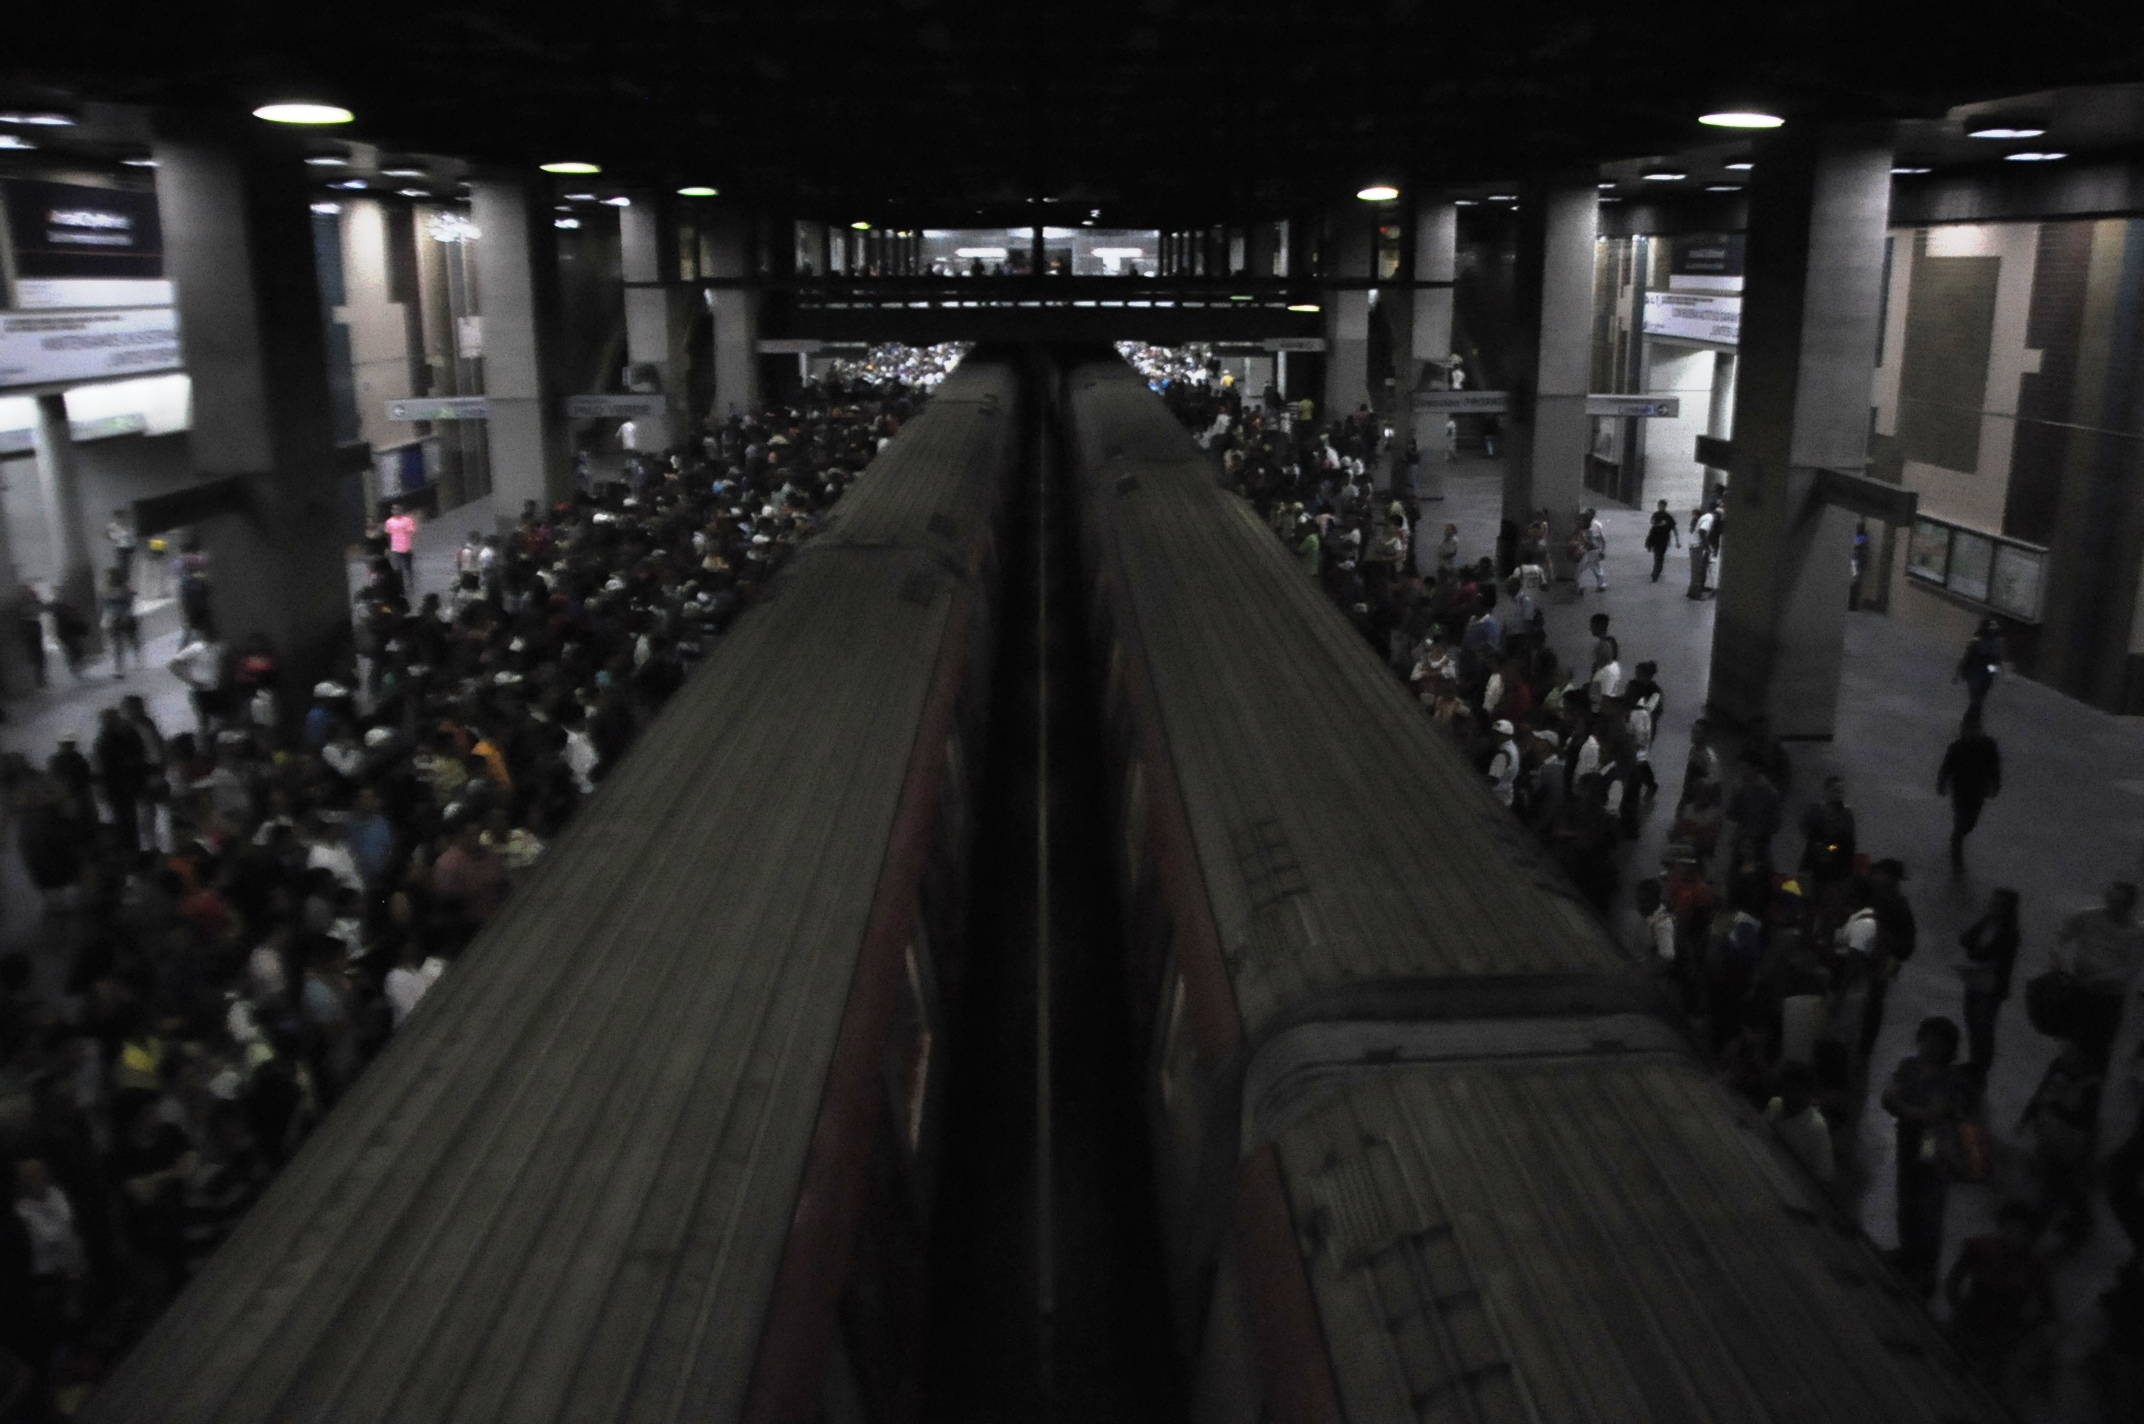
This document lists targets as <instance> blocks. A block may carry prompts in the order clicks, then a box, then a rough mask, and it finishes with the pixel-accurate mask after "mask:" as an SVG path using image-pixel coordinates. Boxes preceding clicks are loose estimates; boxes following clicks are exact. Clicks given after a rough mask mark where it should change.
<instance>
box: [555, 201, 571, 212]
mask: <svg viewBox="0 0 2144 1424" xmlns="http://www.w3.org/2000/svg"><path fill="white" fill-rule="evenodd" d="M551 211H552V212H554V213H570V212H572V211H573V205H572V204H570V203H556V204H553V205H552V208H551Z"/></svg>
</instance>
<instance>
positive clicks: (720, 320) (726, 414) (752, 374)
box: [704, 208, 759, 425]
mask: <svg viewBox="0 0 2144 1424" xmlns="http://www.w3.org/2000/svg"><path fill="white" fill-rule="evenodd" d="M706 231H707V236H706V243H705V247H704V251H705V252H706V253H707V256H708V257H709V258H710V259H711V260H710V265H709V267H708V270H707V274H706V275H708V276H709V277H713V278H716V279H717V280H726V281H731V282H746V281H750V280H751V279H752V278H753V277H755V276H756V275H757V273H756V271H755V270H754V263H753V260H752V219H751V215H750V214H748V213H743V212H739V211H737V210H736V209H734V208H725V209H722V210H720V211H719V212H717V213H716V214H715V215H714V217H713V219H712V220H711V221H710V222H709V224H708V227H707V230H706ZM707 300H708V306H709V308H710V309H711V310H712V312H713V315H714V323H715V403H714V408H713V409H712V410H711V411H710V412H709V413H708V414H709V417H710V419H712V420H713V421H714V423H715V424H717V425H720V424H721V423H722V422H724V421H726V420H728V419H729V418H730V417H731V416H732V415H744V416H749V415H752V414H754V413H756V412H757V411H758V410H759V293H758V292H757V291H755V290H753V289H752V288H751V287H749V286H742V287H739V286H725V287H711V288H709V289H708V293H707Z"/></svg>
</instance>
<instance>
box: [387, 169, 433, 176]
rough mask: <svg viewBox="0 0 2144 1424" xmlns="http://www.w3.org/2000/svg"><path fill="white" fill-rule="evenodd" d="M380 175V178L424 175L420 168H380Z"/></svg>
mask: <svg viewBox="0 0 2144 1424" xmlns="http://www.w3.org/2000/svg"><path fill="white" fill-rule="evenodd" d="M380 176H381V177H382V178H422V177H424V176H425V175H424V170H423V169H422V168H382V169H381V170H380Z"/></svg>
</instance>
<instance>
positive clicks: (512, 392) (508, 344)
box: [469, 176, 573, 528]
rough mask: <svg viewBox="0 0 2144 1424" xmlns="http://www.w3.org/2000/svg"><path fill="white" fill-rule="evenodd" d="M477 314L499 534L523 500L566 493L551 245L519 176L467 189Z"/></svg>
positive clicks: (567, 458)
mask: <svg viewBox="0 0 2144 1424" xmlns="http://www.w3.org/2000/svg"><path fill="white" fill-rule="evenodd" d="M469 200H470V204H469V205H470V215H471V216H472V217H473V218H474V219H475V221H476V225H477V230H478V231H479V232H480V233H482V234H483V235H482V236H481V237H479V238H478V239H477V241H476V295H477V311H478V314H479V315H480V316H481V317H482V319H483V343H484V398H485V404H486V405H487V407H488V408H489V410H490V413H491V414H490V422H489V424H490V428H489V430H488V431H487V435H488V437H489V440H490V444H491V508H492V513H493V515H494V516H495V517H496V518H497V519H498V521H499V524H500V526H501V527H502V528H503V527H505V526H507V525H510V524H513V523H515V522H517V521H518V520H519V519H520V517H521V507H522V505H523V504H525V503H527V502H528V501H529V500H535V501H536V502H537V503H538V504H539V505H551V504H555V503H557V502H559V501H560V500H564V499H570V498H571V497H572V495H573V462H572V458H571V453H570V451H569V450H568V448H567V444H566V417H565V404H564V400H565V396H566V394H567V392H566V391H565V390H564V388H563V385H562V383H561V381H560V380H559V374H558V356H559V353H558V345H559V308H558V302H559V298H558V246H557V242H556V240H555V230H554V229H553V228H552V226H551V202H550V199H549V198H548V197H547V196H546V195H545V193H544V191H543V189H542V188H540V187H539V186H538V185H536V184H534V183H531V182H528V181H526V180H524V179H522V178H518V177H489V176H485V177H479V178H478V179H476V181H475V182H473V183H471V184H470V191H469Z"/></svg>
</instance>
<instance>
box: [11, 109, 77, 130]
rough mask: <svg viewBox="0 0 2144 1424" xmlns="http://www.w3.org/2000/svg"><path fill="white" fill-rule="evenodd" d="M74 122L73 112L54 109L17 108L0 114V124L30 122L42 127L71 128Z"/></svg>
mask: <svg viewBox="0 0 2144 1424" xmlns="http://www.w3.org/2000/svg"><path fill="white" fill-rule="evenodd" d="M74 122H75V120H74V115H73V114H62V113H60V112H59V111H58V110H55V109H32V110H21V109H17V110H13V111H11V112H9V113H5V114H0V124H31V125H34V126H36V127H38V128H42V129H71V128H73V127H74Z"/></svg>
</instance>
